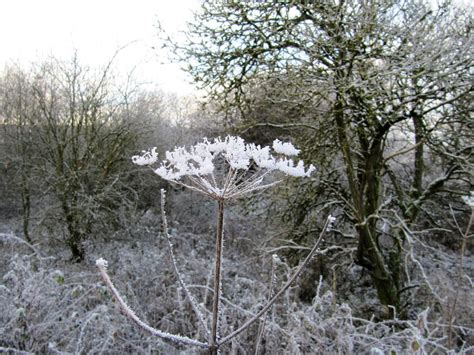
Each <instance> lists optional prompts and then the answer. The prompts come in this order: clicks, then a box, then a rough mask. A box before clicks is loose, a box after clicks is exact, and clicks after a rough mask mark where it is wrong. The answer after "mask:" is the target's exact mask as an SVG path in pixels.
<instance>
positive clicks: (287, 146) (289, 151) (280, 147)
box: [273, 139, 300, 157]
mask: <svg viewBox="0 0 474 355" xmlns="http://www.w3.org/2000/svg"><path fill="white" fill-rule="evenodd" d="M273 150H274V151H275V152H276V153H278V154H283V155H287V156H289V157H291V156H294V155H295V156H296V155H298V154H299V153H300V150H299V149H296V148H295V147H294V146H293V144H291V143H290V142H287V143H283V142H281V141H279V140H278V139H275V140H274V141H273Z"/></svg>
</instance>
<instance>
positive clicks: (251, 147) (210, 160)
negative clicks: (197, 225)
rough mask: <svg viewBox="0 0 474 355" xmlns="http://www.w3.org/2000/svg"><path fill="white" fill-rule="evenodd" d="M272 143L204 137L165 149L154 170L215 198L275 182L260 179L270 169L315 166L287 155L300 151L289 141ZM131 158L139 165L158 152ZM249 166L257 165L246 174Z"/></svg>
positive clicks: (295, 172) (296, 171)
mask: <svg viewBox="0 0 474 355" xmlns="http://www.w3.org/2000/svg"><path fill="white" fill-rule="evenodd" d="M272 147H273V151H274V154H272V152H271V148H270V147H269V146H264V147H261V146H260V145H255V144H248V143H245V141H244V140H243V139H242V138H241V137H234V136H227V137H225V138H224V139H222V138H220V137H219V138H215V139H214V140H212V141H209V140H208V139H206V138H204V140H203V141H202V142H199V143H197V144H195V145H193V146H191V147H189V148H188V149H186V148H185V147H177V148H175V149H174V150H172V151H168V152H166V160H163V161H162V162H161V165H160V166H159V167H158V168H156V169H155V170H154V171H155V173H156V174H157V175H159V176H160V177H162V178H163V179H165V180H168V181H171V182H174V183H177V184H180V185H183V186H185V187H188V188H191V189H193V190H197V191H199V192H202V193H205V194H207V195H209V196H211V197H212V198H214V199H229V198H232V197H238V196H240V195H243V194H245V193H248V192H251V191H254V190H257V189H262V188H265V187H269V186H271V185H274V184H275V183H272V184H265V183H264V182H263V178H264V177H265V176H266V175H267V174H268V173H269V172H273V171H280V172H282V173H284V174H285V175H288V176H294V177H308V176H310V174H311V173H312V172H313V171H314V170H315V168H314V166H313V165H310V166H309V167H308V168H305V166H304V162H303V161H302V160H300V161H298V162H295V161H293V159H291V158H289V157H290V156H296V155H297V154H298V153H299V150H298V149H296V148H295V147H294V146H293V145H292V144H291V143H283V142H281V141H279V140H278V139H277V140H275V141H274V142H273V146H272ZM219 157H220V159H219ZM132 160H133V162H134V163H135V164H138V165H148V164H153V163H155V162H156V160H157V155H156V152H155V150H152V151H150V152H144V154H143V155H141V156H135V157H133V158H132ZM222 160H224V162H225V165H227V170H226V171H225V172H224V175H223V177H222V176H220V175H218V174H217V173H216V171H217V170H222V166H221V165H222V164H220V165H219V163H217V161H222ZM251 166H253V167H255V168H256V169H253V170H252V174H251V176H250V177H248V176H247V175H249V169H250V167H251ZM224 169H225V168H224ZM219 177H221V178H220V179H219Z"/></svg>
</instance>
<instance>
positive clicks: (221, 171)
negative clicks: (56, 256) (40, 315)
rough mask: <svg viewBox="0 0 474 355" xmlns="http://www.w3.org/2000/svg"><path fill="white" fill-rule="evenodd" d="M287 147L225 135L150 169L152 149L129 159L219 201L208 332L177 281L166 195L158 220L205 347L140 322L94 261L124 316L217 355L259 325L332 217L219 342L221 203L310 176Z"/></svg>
mask: <svg viewBox="0 0 474 355" xmlns="http://www.w3.org/2000/svg"><path fill="white" fill-rule="evenodd" d="M299 152H300V151H299V150H298V149H296V148H295V147H294V146H293V144H291V143H290V142H281V141H279V140H275V141H274V142H273V145H272V147H269V146H264V147H261V146H260V145H255V144H251V143H250V144H249V143H245V141H244V140H243V139H242V138H240V137H234V136H227V137H225V138H224V139H221V138H216V139H214V140H212V141H209V140H208V139H206V138H204V140H203V141H202V142H199V143H197V144H195V145H193V146H191V147H190V148H188V149H186V148H185V147H177V148H175V149H174V150H172V151H167V152H166V154H165V155H166V159H165V160H163V161H162V162H161V163H160V164H159V166H158V167H153V165H155V164H157V163H158V154H157V152H156V148H153V149H151V150H150V151H144V152H142V154H141V155H136V156H133V157H132V161H133V163H135V164H137V165H140V166H150V167H151V168H152V169H153V171H154V172H155V173H156V174H157V175H159V176H160V177H161V178H163V179H165V180H167V181H169V182H171V183H173V184H176V185H181V186H184V187H186V188H189V189H191V190H194V191H197V192H200V193H202V194H204V195H206V196H207V197H209V198H211V199H213V200H215V201H217V205H218V209H217V223H216V229H217V232H216V246H215V261H214V285H213V286H214V294H213V304H212V312H211V327H210V332H209V331H208V330H207V326H206V324H205V321H204V320H203V315H202V314H201V312H200V311H199V309H198V306H197V303H196V301H195V298H194V296H192V295H191V293H190V291H189V290H188V288H187V287H186V285H185V284H184V281H183V279H182V277H181V276H180V273H179V270H178V267H177V265H176V262H175V258H174V252H173V250H172V244H171V242H170V238H169V235H168V232H167V224H166V216H165V212H164V200H165V193H164V190H162V206H161V207H162V220H163V233H164V235H165V237H166V238H167V241H168V243H169V246H170V252H171V254H172V262H173V265H174V269H175V272H176V273H177V274H178V280H179V282H180V284H181V286H182V288H183V289H184V290H185V291H186V296H187V298H188V300H189V302H190V303H191V305H192V308H193V310H194V311H195V312H196V315H197V316H198V319H199V320H200V323H201V324H202V326H203V328H204V330H205V334H206V335H207V336H208V341H207V342H202V341H198V340H194V339H190V338H187V337H182V336H171V335H170V334H165V333H163V332H160V331H158V330H157V329H154V328H152V327H150V326H148V325H146V324H145V323H143V322H142V321H141V320H139V319H138V317H137V316H136V315H135V313H133V311H131V310H130V308H129V307H128V306H127V305H126V304H125V302H124V301H123V299H122V298H121V297H120V295H119V293H118V291H117V290H116V289H115V287H114V286H113V284H112V282H111V281H110V278H109V277H108V275H107V273H106V266H107V262H106V261H105V260H103V259H99V260H97V266H98V267H99V269H100V271H101V275H102V277H103V278H104V280H105V282H106V284H107V286H108V287H109V288H110V289H111V292H112V294H113V295H114V297H115V298H116V299H117V301H118V303H119V305H120V306H121V308H122V309H123V311H124V312H125V314H126V315H128V316H129V317H130V318H131V319H132V320H133V321H134V322H135V323H136V324H138V325H139V326H140V327H142V328H143V329H145V330H147V331H150V332H152V333H153V334H155V335H157V336H160V337H163V338H166V339H170V340H173V341H176V342H179V343H184V344H188V345H196V346H200V347H204V348H207V349H209V351H210V353H211V354H216V353H217V352H218V350H219V349H220V347H221V346H222V345H223V344H225V343H227V342H228V341H230V340H231V339H232V338H234V337H235V336H237V335H238V334H240V333H241V332H242V331H244V330H245V329H247V328H248V327H249V326H250V325H251V324H252V323H254V322H255V321H257V320H259V318H260V317H261V316H262V315H264V314H265V313H266V312H267V311H268V309H269V308H270V307H271V305H272V304H273V303H274V302H275V301H276V299H277V298H278V297H279V296H280V295H281V294H283V292H284V291H285V290H286V289H288V288H289V287H290V285H291V284H292V283H293V282H294V281H295V280H296V278H297V277H298V276H299V275H300V274H301V272H302V270H303V268H304V267H305V266H306V265H307V264H308V262H309V260H310V259H311V258H312V257H313V256H314V255H315V253H316V252H317V250H318V246H319V244H320V242H321V240H322V237H323V235H324V233H325V232H327V231H328V230H329V229H330V228H328V227H329V225H330V224H331V223H333V222H334V219H333V217H330V218H328V219H327V221H326V224H325V226H324V228H323V229H322V232H321V234H320V236H319V238H318V239H317V241H316V243H315V245H314V247H313V248H312V249H311V251H310V253H309V254H308V256H307V257H306V259H305V260H304V261H303V263H302V264H301V265H300V267H299V268H298V270H297V271H296V272H295V274H294V275H293V276H292V277H291V278H290V279H289V280H288V282H287V283H286V284H285V285H284V286H283V288H282V289H280V290H279V291H278V292H276V293H275V294H274V295H273V297H271V298H270V300H269V301H268V302H267V304H266V305H264V307H263V308H262V309H261V310H260V312H258V313H257V314H256V315H255V316H254V317H252V318H251V319H249V320H247V321H246V322H245V323H244V324H243V325H242V326H241V327H239V328H238V329H236V330H234V331H233V332H232V333H231V334H229V335H227V336H224V337H222V338H220V337H219V315H220V297H221V293H222V292H221V283H222V282H221V270H222V253H223V250H222V248H223V240H224V207H225V202H226V201H228V200H231V199H236V198H241V197H243V196H245V195H248V194H249V193H251V192H254V191H257V190H262V189H266V188H269V187H271V186H274V185H276V184H278V183H280V182H281V181H282V178H279V179H277V180H270V181H267V180H269V179H268V176H269V175H270V174H271V173H276V174H278V173H279V174H280V175H283V176H284V175H286V176H293V177H309V176H310V175H311V173H312V172H313V171H314V170H315V167H314V166H313V165H310V166H309V167H307V168H306V167H305V165H304V162H303V161H302V160H299V161H295V160H293V157H295V156H297V155H298V154H299Z"/></svg>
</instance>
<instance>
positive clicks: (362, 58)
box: [166, 0, 472, 314]
mask: <svg viewBox="0 0 474 355" xmlns="http://www.w3.org/2000/svg"><path fill="white" fill-rule="evenodd" d="M471 24H472V17H471V15H470V14H469V13H468V11H463V12H461V11H460V10H458V9H456V8H455V7H454V6H453V5H451V4H450V3H445V4H442V5H440V6H438V7H436V8H433V7H432V6H430V4H429V3H427V2H425V1H420V0H407V1H401V0H393V1H388V2H387V1H356V0H354V1H323V2H309V1H308V2H306V1H302V2H276V3H275V2H237V1H226V2H224V1H214V2H206V3H204V4H203V6H202V9H201V11H200V12H199V13H198V14H197V16H196V18H195V20H194V22H192V23H191V24H190V25H189V30H188V37H187V41H186V42H185V43H184V44H179V43H178V44H176V43H174V42H173V41H172V39H169V38H168V39H167V41H166V43H167V45H168V46H171V47H172V48H173V50H174V52H175V53H177V56H178V58H179V59H180V60H185V61H186V62H187V63H189V71H190V73H191V74H192V75H193V76H194V78H195V80H196V82H198V83H200V84H201V86H202V87H203V88H205V89H207V90H208V92H209V97H210V98H211V99H213V100H215V101H220V102H222V103H223V107H224V108H228V109H229V108H230V109H233V108H236V107H237V108H238V109H239V110H240V114H241V115H243V116H244V118H247V119H250V120H247V121H244V123H246V128H247V131H249V130H250V128H252V129H253V128H255V127H259V126H266V127H273V128H276V129H280V130H285V131H286V132H289V133H288V134H292V135H294V136H295V137H296V138H299V142H300V145H302V146H304V148H305V154H306V156H307V157H309V158H311V159H312V161H313V162H314V163H320V164H319V165H320V167H321V169H320V176H319V177H318V178H316V179H314V180H313V181H312V182H311V183H310V184H309V187H308V188H309V189H310V190H312V191H313V193H312V194H308V193H306V194H300V195H301V196H302V198H303V200H304V201H303V202H304V203H302V204H301V206H302V207H301V208H300V209H299V213H300V215H302V218H301V221H304V220H307V219H308V216H311V211H312V208H313V207H314V206H315V205H318V203H317V202H316V200H317V197H310V196H314V195H315V193H314V191H321V190H323V191H325V192H326V193H329V194H330V195H332V196H333V197H334V198H335V201H334V202H335V203H337V204H339V205H340V206H341V207H342V208H343V211H344V214H345V216H346V218H347V220H348V221H349V222H350V223H351V225H352V227H353V230H354V231H355V232H356V235H357V255H356V261H357V263H358V264H360V265H361V266H363V267H364V268H365V269H366V270H368V271H369V273H370V275H371V278H372V282H373V285H374V286H375V288H376V289H377V293H378V297H379V299H380V301H381V303H382V304H383V305H385V306H389V307H388V308H389V309H392V311H389V313H390V314H393V310H394V309H398V310H400V309H402V308H403V303H402V301H401V298H402V294H403V293H404V292H405V291H406V290H407V287H406V286H407V285H405V284H404V275H403V270H404V268H403V249H404V243H405V241H404V235H403V233H401V232H400V229H399V228H398V227H400V226H399V225H398V224H397V223H398V222H397V221H398V219H397V217H398V215H402V216H403V219H404V221H405V222H406V223H408V225H410V226H411V227H412V228H414V226H415V224H416V222H417V220H418V217H419V214H420V211H421V210H422V208H423V205H424V204H425V203H426V201H428V200H429V199H430V198H432V197H433V196H435V195H436V194H438V193H440V192H442V190H443V189H444V188H445V187H446V185H447V184H448V183H449V182H450V181H455V182H456V183H457V185H456V186H458V192H459V193H465V192H462V190H463V189H464V190H465V189H466V184H465V183H466V179H467V178H468V174H469V167H471V168H472V166H469V167H468V166H467V165H466V164H467V161H468V158H467V157H468V156H469V154H470V153H471V150H472V145H469V144H468V142H469V139H468V138H459V139H458V140H457V142H458V143H456V144H458V148H457V149H454V148H453V144H454V141H452V142H451V138H454V135H453V134H452V133H454V131H453V130H452V128H453V127H465V126H466V124H467V121H466V120H467V119H468V116H467V115H465V114H464V115H461V116H458V113H459V111H460V108H459V107H460V106H459V105H461V103H464V105H465V104H466V102H469V100H468V99H467V98H468V97H469V95H471V93H472V80H471V78H470V74H469V70H470V68H472V58H471V55H470V53H471V52H472V35H471V34H470V28H471ZM256 92H257V95H256ZM256 97H257V98H259V100H260V106H258V107H259V108H260V110H259V109H257V107H256V106H255V105H254V104H255V102H256ZM466 100H467V101H466ZM262 107H266V111H263V113H264V117H262V119H261V117H260V116H259V114H260V113H262V111H261V108H262ZM464 107H465V106H464ZM464 112H465V109H464ZM278 113H280V116H278ZM281 113H285V114H286V115H287V116H286V118H282V117H281ZM255 116H257V117H255ZM249 122H250V125H249ZM449 132H451V133H449ZM457 133H458V135H459V136H460V137H464V136H465V135H466V134H467V132H466V131H459V130H458V131H457ZM445 134H449V136H450V137H451V138H450V143H447V144H448V146H446V144H445V143H443V136H444V135H445ZM461 142H462V143H461ZM459 145H460V146H459ZM428 157H435V158H434V159H438V158H439V159H443V161H444V164H443V169H442V170H437V171H435V170H434V169H430V168H429V167H428V166H427V163H426V159H427V158H428ZM401 164H402V168H400V166H401ZM404 167H407V169H404ZM463 184H464V185H463ZM307 186H308V185H307ZM311 199H313V200H311ZM383 236H388V237H389V239H390V242H389V243H388V245H386V246H383V245H382V243H380V238H382V237H383ZM408 286H410V285H408ZM408 288H409V287H408Z"/></svg>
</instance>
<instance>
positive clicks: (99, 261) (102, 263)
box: [95, 258, 107, 268]
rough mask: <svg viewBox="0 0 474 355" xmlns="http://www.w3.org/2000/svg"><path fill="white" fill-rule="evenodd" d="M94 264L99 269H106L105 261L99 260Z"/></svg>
mask: <svg viewBox="0 0 474 355" xmlns="http://www.w3.org/2000/svg"><path fill="white" fill-rule="evenodd" d="M95 264H96V265H97V266H99V267H103V268H107V260H105V259H103V258H99V259H97V260H96V261H95Z"/></svg>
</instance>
